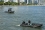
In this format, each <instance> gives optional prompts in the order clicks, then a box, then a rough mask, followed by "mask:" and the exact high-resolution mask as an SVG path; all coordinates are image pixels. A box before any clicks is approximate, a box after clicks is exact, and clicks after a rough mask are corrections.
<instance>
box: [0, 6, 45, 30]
mask: <svg viewBox="0 0 45 30" xmlns="http://www.w3.org/2000/svg"><path fill="white" fill-rule="evenodd" d="M10 7H11V8H12V10H13V11H15V13H14V14H9V13H5V11H7V10H8V8H10ZM23 20H24V21H26V22H27V21H28V20H31V21H32V23H42V24H43V27H42V28H41V29H37V28H30V27H20V26H17V25H19V24H21V22H22V21H23ZM0 30H45V6H0Z"/></svg>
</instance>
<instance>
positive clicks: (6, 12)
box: [5, 11, 14, 13]
mask: <svg viewBox="0 0 45 30" xmlns="http://www.w3.org/2000/svg"><path fill="white" fill-rule="evenodd" d="M5 13H14V11H9V12H8V11H5Z"/></svg>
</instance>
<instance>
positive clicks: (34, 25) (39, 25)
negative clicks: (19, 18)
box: [20, 23, 42, 28]
mask: <svg viewBox="0 0 45 30" xmlns="http://www.w3.org/2000/svg"><path fill="white" fill-rule="evenodd" d="M20 26H22V27H33V28H41V27H42V24H38V23H32V24H31V25H28V24H27V25H26V24H21V25H20Z"/></svg>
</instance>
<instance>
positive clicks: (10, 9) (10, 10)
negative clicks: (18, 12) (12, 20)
mask: <svg viewBox="0 0 45 30" xmlns="http://www.w3.org/2000/svg"><path fill="white" fill-rule="evenodd" d="M5 12H6V13H14V11H12V8H9V9H8V11H5Z"/></svg>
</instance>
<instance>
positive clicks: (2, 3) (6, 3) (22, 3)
mask: <svg viewBox="0 0 45 30" xmlns="http://www.w3.org/2000/svg"><path fill="white" fill-rule="evenodd" d="M0 5H37V3H33V4H32V3H29V4H26V3H25V2H20V3H16V2H10V1H8V2H5V3H4V2H3V1H2V2H0Z"/></svg>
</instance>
